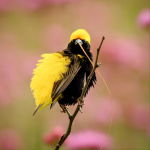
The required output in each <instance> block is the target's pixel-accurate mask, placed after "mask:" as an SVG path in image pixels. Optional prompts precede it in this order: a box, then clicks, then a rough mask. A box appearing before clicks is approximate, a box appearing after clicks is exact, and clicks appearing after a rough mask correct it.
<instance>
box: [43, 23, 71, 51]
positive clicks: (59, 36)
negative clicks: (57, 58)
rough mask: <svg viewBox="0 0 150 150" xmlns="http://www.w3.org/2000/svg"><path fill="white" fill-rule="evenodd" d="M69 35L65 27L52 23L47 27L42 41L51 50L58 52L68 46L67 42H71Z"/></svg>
mask: <svg viewBox="0 0 150 150" xmlns="http://www.w3.org/2000/svg"><path fill="white" fill-rule="evenodd" d="M67 37H69V35H68V36H67V30H66V29H65V28H63V27H62V26H60V25H52V26H50V27H49V28H48V29H46V31H45V33H44V38H43V37H42V39H41V41H43V43H44V45H46V48H47V49H48V50H49V51H50V52H57V51H61V50H63V49H65V48H67V45H66V43H69V38H67ZM43 39H44V40H43ZM58 43H59V44H58Z"/></svg>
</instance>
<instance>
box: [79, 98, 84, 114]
mask: <svg viewBox="0 0 150 150" xmlns="http://www.w3.org/2000/svg"><path fill="white" fill-rule="evenodd" d="M77 102H78V105H79V106H80V109H79V111H80V112H81V113H83V111H82V106H83V105H84V104H85V103H84V100H81V99H77Z"/></svg>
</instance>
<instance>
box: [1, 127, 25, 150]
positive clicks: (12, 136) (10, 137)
mask: <svg viewBox="0 0 150 150" xmlns="http://www.w3.org/2000/svg"><path fill="white" fill-rule="evenodd" d="M21 147H22V141H21V139H20V136H19V135H18V133H16V132H15V131H13V130H10V129H9V130H3V131H0V149H3V150H16V149H21Z"/></svg>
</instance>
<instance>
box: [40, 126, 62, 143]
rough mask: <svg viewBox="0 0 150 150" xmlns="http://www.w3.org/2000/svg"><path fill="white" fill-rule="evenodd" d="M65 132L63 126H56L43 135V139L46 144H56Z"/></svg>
mask: <svg viewBox="0 0 150 150" xmlns="http://www.w3.org/2000/svg"><path fill="white" fill-rule="evenodd" d="M64 134H65V131H64V129H63V128H62V127H61V126H57V127H54V128H53V129H52V131H51V132H50V133H46V134H45V135H44V136H43V141H44V142H45V143H46V144H50V145H55V144H56V143H57V142H58V141H59V140H60V138H61V137H62V136H63V135H64Z"/></svg>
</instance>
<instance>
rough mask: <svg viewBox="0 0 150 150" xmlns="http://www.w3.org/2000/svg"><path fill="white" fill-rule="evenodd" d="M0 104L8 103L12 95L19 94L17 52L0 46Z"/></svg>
mask: <svg viewBox="0 0 150 150" xmlns="http://www.w3.org/2000/svg"><path fill="white" fill-rule="evenodd" d="M0 50H2V51H1V55H0V68H1V71H0V77H1V78H0V89H1V91H0V105H1V104H8V103H9V102H10V101H11V100H12V98H13V97H15V96H18V95H19V91H20V90H19V88H18V87H19V84H20V79H21V78H20V75H19V65H18V58H19V57H18V54H16V53H15V51H9V50H8V49H5V48H2V47H0Z"/></svg>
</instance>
